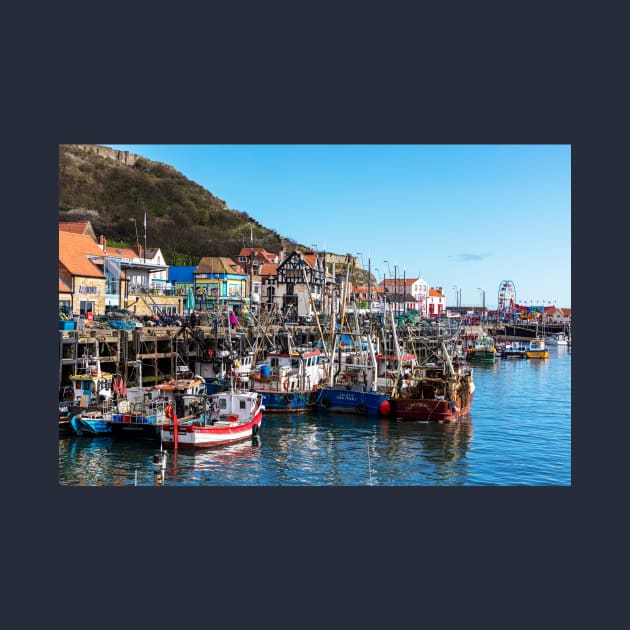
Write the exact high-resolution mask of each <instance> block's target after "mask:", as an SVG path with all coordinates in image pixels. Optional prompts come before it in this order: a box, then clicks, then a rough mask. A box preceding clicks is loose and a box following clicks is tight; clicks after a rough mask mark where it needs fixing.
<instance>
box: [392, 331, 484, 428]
mask: <svg viewBox="0 0 630 630" xmlns="http://www.w3.org/2000/svg"><path fill="white" fill-rule="evenodd" d="M441 346H442V352H441V357H440V358H441V360H440V361H431V362H429V363H426V364H422V365H418V366H416V367H415V369H414V372H413V374H412V375H411V378H410V381H411V382H410V385H409V386H407V387H405V388H400V389H396V390H395V391H394V392H393V395H392V396H391V397H390V404H391V416H392V418H395V419H397V420H413V421H437V422H448V421H453V420H457V419H459V418H462V417H465V416H467V415H468V414H469V413H470V407H471V405H472V401H473V395H474V392H475V384H474V381H473V368H472V367H470V366H468V365H465V364H464V365H457V366H454V365H453V363H452V361H451V359H450V356H449V353H448V350H447V348H446V344H445V343H444V342H443V341H442V343H441Z"/></svg>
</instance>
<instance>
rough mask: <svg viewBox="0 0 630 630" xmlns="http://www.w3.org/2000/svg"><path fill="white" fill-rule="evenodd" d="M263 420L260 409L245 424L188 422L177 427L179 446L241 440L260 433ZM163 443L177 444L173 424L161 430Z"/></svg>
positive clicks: (204, 445)
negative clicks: (207, 424) (197, 423)
mask: <svg viewBox="0 0 630 630" xmlns="http://www.w3.org/2000/svg"><path fill="white" fill-rule="evenodd" d="M261 422H262V411H258V412H257V413H256V415H255V416H254V417H253V419H252V420H250V421H249V422H247V423H245V424H234V423H226V424H225V425H223V424H221V425H212V426H195V425H194V424H187V425H182V426H178V428H177V446H178V447H184V448H211V447H213V446H221V445H224V444H231V443H233V442H240V441H242V440H247V439H250V438H252V437H253V436H254V435H258V433H259V431H260V425H261ZM161 439H162V443H163V444H164V445H165V446H174V445H175V432H174V426H173V425H164V426H163V427H162V430H161Z"/></svg>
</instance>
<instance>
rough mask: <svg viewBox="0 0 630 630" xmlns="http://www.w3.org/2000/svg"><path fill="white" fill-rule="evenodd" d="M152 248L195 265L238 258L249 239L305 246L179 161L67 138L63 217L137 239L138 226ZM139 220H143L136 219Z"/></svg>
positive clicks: (112, 237) (123, 239) (62, 163)
mask: <svg viewBox="0 0 630 630" xmlns="http://www.w3.org/2000/svg"><path fill="white" fill-rule="evenodd" d="M145 212H146V213H147V247H160V248H161V250H162V253H163V254H164V256H165V258H166V262H167V263H168V264H170V265H195V264H197V263H198V262H199V259H200V258H201V257H202V256H231V257H236V256H237V255H238V252H239V251H240V249H241V247H243V246H244V245H245V246H249V244H250V243H251V240H250V228H251V230H252V232H253V237H254V247H264V248H265V249H267V250H269V251H272V252H278V251H279V250H280V248H281V247H283V246H284V247H286V248H288V249H295V248H298V249H303V248H302V247H301V246H299V244H297V243H295V242H293V241H291V240H290V239H287V238H284V237H282V236H281V235H280V234H278V233H277V232H275V231H274V230H269V229H267V228H265V227H264V226H262V225H261V224H260V223H259V222H258V221H256V220H255V219H253V218H252V217H250V216H249V215H248V214H247V213H246V212H241V211H239V210H232V209H230V208H228V206H227V204H226V202H225V201H223V200H222V199H219V198H218V197H215V196H214V195H213V194H212V193H211V192H209V191H207V190H206V189H204V188H203V187H202V186H200V185H199V184H197V183H195V182H193V181H191V180H189V179H188V178H186V177H185V176H184V175H182V174H181V173H180V172H178V171H177V170H175V169H174V168H173V167H172V166H169V165H167V164H162V163H160V162H154V161H152V160H147V159H145V158H143V157H141V156H135V155H130V154H128V153H123V152H118V151H114V150H112V149H110V148H109V147H101V146H98V145H76V144H74V145H60V147H59V221H81V220H90V221H91V222H92V225H93V227H94V231H95V232H96V234H97V236H100V235H101V234H103V235H104V236H105V237H106V238H107V239H108V242H111V243H112V244H113V243H117V244H121V245H123V244H124V245H129V246H131V245H133V243H135V241H136V225H137V228H138V235H139V240H140V243H143V239H144V227H143V220H144V213H145ZM131 219H136V222H137V223H136V224H134V222H133V221H132V220H131Z"/></svg>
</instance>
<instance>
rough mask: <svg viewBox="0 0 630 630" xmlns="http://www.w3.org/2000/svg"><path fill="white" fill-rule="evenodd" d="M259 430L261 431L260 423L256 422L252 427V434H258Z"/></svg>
mask: <svg viewBox="0 0 630 630" xmlns="http://www.w3.org/2000/svg"><path fill="white" fill-rule="evenodd" d="M259 431H260V426H259V425H257V424H255V425H254V426H253V427H252V435H258V432H259Z"/></svg>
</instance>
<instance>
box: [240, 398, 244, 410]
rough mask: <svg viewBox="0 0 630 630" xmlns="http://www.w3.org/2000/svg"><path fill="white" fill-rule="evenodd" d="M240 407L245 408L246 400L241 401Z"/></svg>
mask: <svg viewBox="0 0 630 630" xmlns="http://www.w3.org/2000/svg"><path fill="white" fill-rule="evenodd" d="M239 407H240V408H241V409H245V401H244V400H241V401H239Z"/></svg>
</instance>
